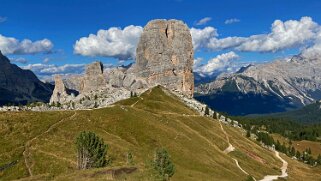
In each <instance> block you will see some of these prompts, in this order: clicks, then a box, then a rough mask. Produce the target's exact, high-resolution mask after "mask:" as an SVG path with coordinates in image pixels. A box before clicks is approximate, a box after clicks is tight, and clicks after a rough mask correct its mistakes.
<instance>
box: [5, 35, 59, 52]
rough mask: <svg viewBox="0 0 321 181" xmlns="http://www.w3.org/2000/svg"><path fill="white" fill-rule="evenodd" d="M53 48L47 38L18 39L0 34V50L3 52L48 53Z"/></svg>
mask: <svg viewBox="0 0 321 181" xmlns="http://www.w3.org/2000/svg"><path fill="white" fill-rule="evenodd" d="M52 48H53V43H52V42H51V41H50V40H48V39H43V40H38V41H34V42H33V41H31V40H29V39H24V40H22V41H19V40H17V39H15V38H12V37H5V36H3V35H1V34H0V50H1V52H2V53H3V54H7V55H8V54H16V55H22V54H36V53H49V52H51V50H52Z"/></svg>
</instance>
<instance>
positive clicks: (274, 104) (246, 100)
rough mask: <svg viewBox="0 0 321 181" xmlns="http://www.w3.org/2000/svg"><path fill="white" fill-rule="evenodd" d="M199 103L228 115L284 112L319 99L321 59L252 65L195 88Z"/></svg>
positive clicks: (278, 61)
mask: <svg viewBox="0 0 321 181" xmlns="http://www.w3.org/2000/svg"><path fill="white" fill-rule="evenodd" d="M196 92H197V93H198V94H200V96H198V99H199V100H201V101H204V102H205V103H208V104H209V105H212V107H214V108H216V109H218V110H219V111H222V112H228V113H230V114H241V115H243V114H258V113H272V112H283V111H286V110H289V109H295V108H300V107H302V106H304V105H307V104H310V103H313V102H315V101H317V100H320V99H321V58H319V59H309V58H308V57H303V56H301V55H299V56H294V57H292V58H289V59H284V60H276V61H273V62H271V63H267V64H260V65H251V66H248V67H245V68H243V69H241V70H240V71H238V72H236V73H234V74H227V75H222V76H220V77H218V78H217V79H216V80H215V81H213V82H211V83H208V84H204V85H200V86H198V87H197V88H196Z"/></svg>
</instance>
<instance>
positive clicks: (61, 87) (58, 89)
mask: <svg viewBox="0 0 321 181" xmlns="http://www.w3.org/2000/svg"><path fill="white" fill-rule="evenodd" d="M54 79H55V89H54V91H53V93H52V96H51V98H50V103H54V102H55V103H57V102H63V101H64V100H63V99H65V98H66V97H67V96H68V95H67V90H66V87H65V84H64V82H63V81H62V78H61V76H60V75H56V76H55V78H54Z"/></svg>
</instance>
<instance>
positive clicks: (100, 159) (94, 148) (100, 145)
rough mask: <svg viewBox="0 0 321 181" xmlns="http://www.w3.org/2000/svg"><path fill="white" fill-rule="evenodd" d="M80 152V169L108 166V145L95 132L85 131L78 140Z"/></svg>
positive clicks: (77, 144)
mask: <svg viewBox="0 0 321 181" xmlns="http://www.w3.org/2000/svg"><path fill="white" fill-rule="evenodd" d="M76 146H77V151H78V169H89V168H93V167H95V168H98V167H104V166H106V165H107V164H108V161H107V160H106V154H107V149H108V145H106V144H104V141H103V139H102V138H99V137H98V136H97V135H96V134H95V133H93V132H86V131H83V132H81V133H80V134H79V136H78V137H77V140H76Z"/></svg>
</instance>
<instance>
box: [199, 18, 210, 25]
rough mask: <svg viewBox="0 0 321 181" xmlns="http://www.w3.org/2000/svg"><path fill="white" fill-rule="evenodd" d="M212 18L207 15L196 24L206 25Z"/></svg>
mask: <svg viewBox="0 0 321 181" xmlns="http://www.w3.org/2000/svg"><path fill="white" fill-rule="evenodd" d="M211 20H212V18H211V17H205V18H203V19H201V20H199V21H197V22H196V25H205V24H207V23H208V22H209V21H211Z"/></svg>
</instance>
